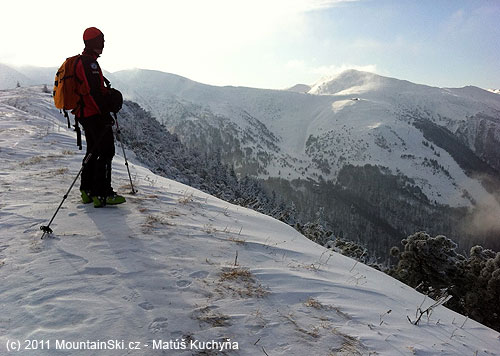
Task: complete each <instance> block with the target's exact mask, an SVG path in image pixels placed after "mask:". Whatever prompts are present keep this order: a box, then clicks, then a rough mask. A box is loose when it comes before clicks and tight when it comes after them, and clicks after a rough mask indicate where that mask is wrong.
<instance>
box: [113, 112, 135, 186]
mask: <svg viewBox="0 0 500 356" xmlns="http://www.w3.org/2000/svg"><path fill="white" fill-rule="evenodd" d="M113 115H114V117H115V122H116V137H117V138H118V141H120V144H121V146H122V152H123V158H125V165H126V166H127V172H128V179H129V180H130V187H131V188H132V192H131V193H130V194H135V193H137V190H135V189H134V185H133V184H132V176H131V175H130V169H129V168H128V161H127V155H126V154H125V148H123V141H122V139H121V137H120V133H121V131H120V125H118V117H117V115H116V113H115V112H114V113H113Z"/></svg>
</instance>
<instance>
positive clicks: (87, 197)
mask: <svg viewBox="0 0 500 356" xmlns="http://www.w3.org/2000/svg"><path fill="white" fill-rule="evenodd" d="M80 193H81V196H82V203H83V204H88V203H92V198H91V196H90V194H89V193H88V192H87V191H85V190H83V189H80Z"/></svg>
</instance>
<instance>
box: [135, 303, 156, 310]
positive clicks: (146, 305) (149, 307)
mask: <svg viewBox="0 0 500 356" xmlns="http://www.w3.org/2000/svg"><path fill="white" fill-rule="evenodd" d="M138 305H139V306H140V307H141V308H142V309H144V310H152V309H154V308H155V307H154V306H153V304H151V303H150V302H142V303H139V304H138Z"/></svg>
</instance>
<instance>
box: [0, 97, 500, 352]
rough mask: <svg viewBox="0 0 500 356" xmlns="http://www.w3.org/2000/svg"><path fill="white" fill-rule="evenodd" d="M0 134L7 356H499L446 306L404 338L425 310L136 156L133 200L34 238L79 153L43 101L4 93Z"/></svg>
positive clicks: (74, 198)
mask: <svg viewBox="0 0 500 356" xmlns="http://www.w3.org/2000/svg"><path fill="white" fill-rule="evenodd" d="M0 130H1V133H2V134H1V135H0V165H1V167H2V171H1V174H0V186H1V187H2V189H1V190H0V196H1V200H0V209H1V210H0V276H1V279H2V283H1V285H0V296H1V300H2V313H1V316H0V330H1V331H2V332H1V336H0V350H1V351H0V353H1V354H9V352H8V350H9V351H12V350H15V351H18V352H17V354H19V355H32V354H37V355H54V354H58V355H59V354H60V355H71V354H77V353H81V354H100V355H101V354H102V355H115V354H127V355H161V354H165V353H168V354H175V355H192V354H231V355H255V354H265V353H267V354H269V355H303V354H308V355H327V354H337V355H353V354H354V355H370V354H379V355H401V354H402V355H414V354H425V355H453V356H455V355H485V356H486V355H498V354H499V353H498V350H500V335H499V334H498V333H497V332H495V331H493V330H491V329H489V328H487V327H485V326H483V325H481V324H478V323H477V322H475V321H473V320H470V319H467V318H465V317H464V316H462V315H459V314H457V313H455V312H452V311H450V310H448V309H447V308H445V307H443V306H436V307H434V308H432V309H431V311H432V312H431V313H429V314H427V315H425V314H424V317H423V318H422V320H421V321H420V323H419V324H418V325H413V324H411V323H410V322H409V321H408V318H410V319H411V320H412V321H415V319H416V315H417V316H418V309H419V308H420V309H421V310H425V309H426V308H428V307H430V306H431V305H433V304H434V301H432V300H430V299H429V298H426V297H425V296H423V295H422V294H420V293H417V292H415V291H414V290H413V289H411V288H409V287H408V286H406V285H403V284H401V283H400V282H398V281H396V280H394V279H392V278H391V277H389V276H387V275H385V274H383V273H381V272H379V271H376V270H374V269H372V268H369V267H367V266H365V265H363V264H361V263H357V262H356V261H354V260H352V259H349V258H347V257H345V256H342V255H339V254H337V253H335V252H333V251H330V250H327V249H325V248H323V247H321V246H319V245H317V244H315V243H313V242H311V241H309V240H307V239H306V238H304V237H303V236H302V235H300V234H299V233H297V232H296V231H295V230H293V229H292V228H290V227H289V226H287V225H285V224H283V223H281V222H279V221H276V220H274V219H272V218H269V217H267V216H264V215H261V214H259V213H256V212H254V211H252V210H248V209H245V208H242V207H237V206H233V205H231V204H229V203H227V202H224V201H222V200H219V199H217V198H214V197H213V196H210V195H208V194H205V193H202V192H200V191H198V190H196V189H193V188H191V187H189V186H186V185H183V184H180V183H177V182H175V181H172V180H169V179H165V178H163V177H160V176H157V175H155V174H154V173H152V172H151V171H150V170H148V169H146V168H144V167H141V166H140V165H138V164H134V163H133V162H134V161H135V159H134V157H133V155H131V157H129V158H131V160H132V162H131V164H130V168H131V171H132V174H133V177H134V182H135V184H136V187H137V188H138V190H139V193H138V194H137V195H134V196H130V195H126V197H127V203H126V204H124V205H121V206H117V207H110V208H104V209H94V208H93V207H91V206H89V205H83V204H82V203H81V202H80V199H79V195H78V192H77V189H76V188H75V189H73V191H72V192H71V194H70V195H69V197H68V199H67V200H66V202H65V204H64V206H63V208H62V209H61V210H60V212H59V214H58V216H57V217H56V219H55V220H54V223H53V225H52V226H51V227H52V228H53V230H54V235H53V236H52V237H51V238H47V239H44V240H41V239H40V236H41V232H40V230H39V226H40V225H42V224H46V223H47V221H48V219H49V218H50V217H51V216H52V214H53V212H54V211H55V209H56V207H57V205H58V204H59V202H60V201H61V199H62V196H63V195H64V194H65V193H66V190H67V188H68V186H69V184H70V183H71V181H72V180H73V178H74V176H75V175H76V173H77V172H78V170H79V168H80V166H81V161H82V153H81V152H79V151H77V150H76V149H75V137H74V132H72V131H71V130H70V129H68V128H67V126H66V122H65V121H64V118H63V117H62V115H60V114H59V112H58V111H57V110H55V109H54V108H53V106H52V99H51V97H50V94H46V93H43V92H42V87H35V88H19V89H16V90H10V91H2V92H0ZM117 152H121V151H119V150H117ZM113 164H114V175H113V183H114V186H115V188H117V189H118V191H119V192H121V193H125V194H126V193H127V192H128V191H129V185H128V176H127V173H126V168H125V165H124V160H123V158H122V157H121V156H120V155H118V156H117V157H116V158H115V160H114V162H113ZM35 340H36V341H35ZM28 347H31V348H32V349H31V350H29V349H28ZM85 347H86V348H87V349H86V350H85V349H84V348H85ZM104 347H108V350H103V348H104ZM110 347H114V348H116V349H117V350H116V349H115V350H110V349H109V348H110ZM33 348H34V349H35V350H33ZM56 348H59V349H56ZM92 348H94V349H93V350H92ZM221 349H223V351H221ZM96 350H97V351H96Z"/></svg>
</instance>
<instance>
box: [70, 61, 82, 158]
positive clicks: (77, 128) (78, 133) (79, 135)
mask: <svg viewBox="0 0 500 356" xmlns="http://www.w3.org/2000/svg"><path fill="white" fill-rule="evenodd" d="M81 60H82V56H81V55H78V58H77V59H76V61H75V68H74V73H75V79H76V81H77V82H78V84H79V85H81V84H82V83H83V80H80V78H78V76H77V75H76V66H77V65H78V61H81ZM78 106H79V108H80V116H82V117H83V108H84V101H83V95H81V94H80V101H79V102H78ZM68 124H69V118H68ZM74 126H75V132H76V145H77V146H78V149H79V150H81V149H82V130H80V125H79V123H78V117H77V116H76V115H75V125H74Z"/></svg>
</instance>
